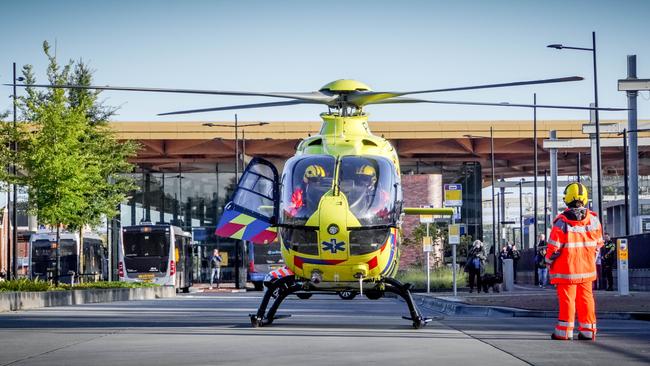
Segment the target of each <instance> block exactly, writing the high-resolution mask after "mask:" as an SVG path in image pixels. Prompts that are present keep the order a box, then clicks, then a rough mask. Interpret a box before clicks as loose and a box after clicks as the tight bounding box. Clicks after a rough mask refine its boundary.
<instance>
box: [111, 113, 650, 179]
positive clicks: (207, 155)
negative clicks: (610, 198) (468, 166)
mask: <svg viewBox="0 0 650 366" xmlns="http://www.w3.org/2000/svg"><path fill="white" fill-rule="evenodd" d="M211 122H213V123H218V124H226V125H233V127H234V123H233V122H232V121H211ZM204 123H206V122H205V121H201V122H111V126H112V127H113V128H114V129H115V130H116V131H117V133H118V137H119V138H120V139H132V140H136V141H138V142H139V143H140V144H141V146H142V149H141V150H140V152H139V153H138V156H137V157H135V158H134V159H133V162H135V163H137V164H138V167H139V168H140V169H144V170H147V171H151V172H165V171H177V170H178V166H179V163H181V164H180V166H181V167H182V168H181V170H182V171H186V172H214V171H215V170H214V166H215V164H214V163H222V164H225V165H227V164H229V163H230V164H233V160H234V156H235V134H234V128H233V127H208V126H204V125H203V124H204ZM250 123H251V122H250V121H249V122H246V121H242V122H239V124H240V125H245V124H250ZM586 123H588V121H585V120H538V123H537V144H538V164H539V174H540V175H542V174H543V173H544V170H545V169H548V168H549V154H548V151H545V150H544V149H543V140H545V139H548V136H549V131H550V130H556V131H557V137H558V138H559V139H587V138H588V136H587V135H585V134H583V133H582V125H583V124H586ZM612 123H618V124H619V125H620V130H622V129H623V128H624V127H625V126H626V125H627V122H626V121H623V120H603V121H601V124H603V125H605V124H612ZM646 123H650V120H645V121H643V120H640V121H639V126H642V125H644V124H646ZM369 124H370V129H371V131H372V132H373V133H374V134H375V135H378V136H383V137H384V138H386V139H388V140H390V141H391V143H392V144H393V146H394V147H395V148H396V149H397V151H398V154H399V158H400V163H401V165H402V172H403V173H408V172H411V171H413V172H417V173H426V172H436V171H444V170H446V169H450V170H453V169H454V167H458V166H460V165H462V163H463V162H478V163H480V164H481V165H482V168H483V170H482V172H483V177H484V178H487V179H489V178H490V138H489V137H490V127H492V128H493V135H494V153H495V175H496V176H497V178H502V177H504V178H507V177H519V176H531V175H532V174H533V146H534V145H533V122H532V120H520V121H394V122H370V123H369ZM320 126H321V122H316V121H311V122H269V123H268V124H267V125H263V126H249V127H245V128H240V129H239V133H240V148H243V149H245V153H246V156H248V157H250V156H259V157H264V158H267V159H270V160H272V161H274V162H276V163H279V164H282V162H283V161H284V160H286V159H287V158H289V157H291V156H293V154H294V152H295V147H296V145H297V144H298V142H299V141H300V140H301V139H303V138H305V137H308V136H310V135H314V134H317V133H318V131H319V130H320ZM242 132H243V133H242ZM601 136H602V137H601V139H602V140H604V139H619V140H621V141H622V138H621V137H620V136H617V135H616V134H601ZM639 136H644V137H650V133H640V134H639ZM242 138H243V139H245V143H242V142H241V141H242ZM244 146H245V147H244ZM578 152H580V154H581V166H582V172H583V173H582V174H584V175H588V174H589V169H590V151H589V148H582V149H561V150H559V153H558V166H559V173H560V175H575V172H576V170H577V156H578ZM639 157H640V159H639V164H640V166H639V170H640V174H642V175H648V174H650V146H639ZM622 162H623V149H622V147H603V148H602V165H603V172H604V174H609V175H622V174H623V163H622ZM233 166H234V164H233Z"/></svg>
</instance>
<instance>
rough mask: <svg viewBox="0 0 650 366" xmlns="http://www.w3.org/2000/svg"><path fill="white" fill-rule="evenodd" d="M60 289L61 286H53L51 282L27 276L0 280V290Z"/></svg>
mask: <svg viewBox="0 0 650 366" xmlns="http://www.w3.org/2000/svg"><path fill="white" fill-rule="evenodd" d="M50 290H62V288H60V287H59V288H57V287H55V286H54V285H53V284H52V283H50V282H46V281H39V280H30V279H27V278H20V279H17V280H10V281H2V282H0V292H3V291H50Z"/></svg>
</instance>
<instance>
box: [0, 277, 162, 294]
mask: <svg viewBox="0 0 650 366" xmlns="http://www.w3.org/2000/svg"><path fill="white" fill-rule="evenodd" d="M140 287H158V285H156V284H153V283H138V282H118V281H113V282H87V283H79V284H75V285H74V287H73V286H70V285H68V284H59V286H58V287H57V286H55V285H54V284H53V283H52V282H46V281H41V280H30V279H26V278H21V279H17V280H11V281H3V282H0V292H8V291H62V290H84V289H110V288H140Z"/></svg>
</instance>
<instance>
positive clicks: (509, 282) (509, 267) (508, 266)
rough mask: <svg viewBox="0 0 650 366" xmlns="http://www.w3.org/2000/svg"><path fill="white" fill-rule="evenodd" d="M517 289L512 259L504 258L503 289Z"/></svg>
mask: <svg viewBox="0 0 650 366" xmlns="http://www.w3.org/2000/svg"><path fill="white" fill-rule="evenodd" d="M514 289H515V271H514V268H513V261H512V259H504V260H503V291H512V290H514Z"/></svg>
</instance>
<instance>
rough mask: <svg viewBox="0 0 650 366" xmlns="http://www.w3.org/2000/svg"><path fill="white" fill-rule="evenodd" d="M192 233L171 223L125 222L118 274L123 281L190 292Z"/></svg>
mask: <svg viewBox="0 0 650 366" xmlns="http://www.w3.org/2000/svg"><path fill="white" fill-rule="evenodd" d="M191 239H192V235H191V234H190V233H188V232H185V231H183V230H182V229H181V228H180V227H178V226H173V225H170V224H157V225H153V224H148V223H143V224H141V225H135V226H123V227H122V238H121V241H120V246H119V259H118V264H117V274H118V277H119V279H120V281H125V282H150V283H155V284H159V285H163V286H174V288H175V289H176V291H181V290H182V291H183V292H189V289H190V286H192V244H191Z"/></svg>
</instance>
